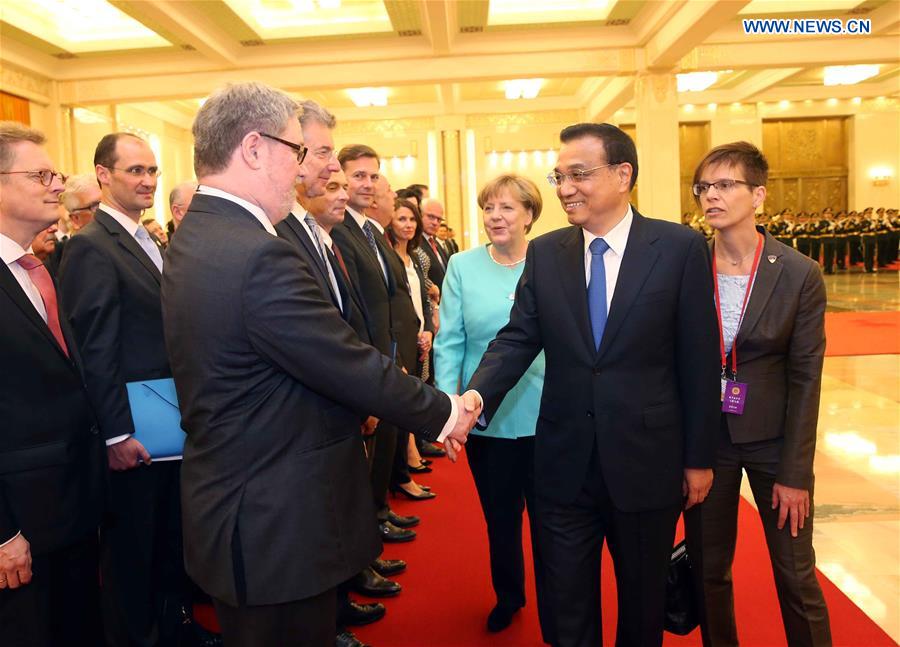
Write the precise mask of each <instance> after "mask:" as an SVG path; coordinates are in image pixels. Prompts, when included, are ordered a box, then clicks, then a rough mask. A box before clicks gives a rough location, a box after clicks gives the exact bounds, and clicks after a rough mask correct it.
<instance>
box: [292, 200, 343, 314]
mask: <svg viewBox="0 0 900 647" xmlns="http://www.w3.org/2000/svg"><path fill="white" fill-rule="evenodd" d="M308 213H309V212H308V211H307V210H306V209H304V208H303V205H301V204H300V203H299V202H294V206H293V207H291V215H292V216H293V217H294V218H296V219H297V222H299V223H300V225H301V226H302V227H303V231H305V232H306V235H307V236H309V239H310V241H312V244H313V246H314V247H319V244H318V243H317V242H316V236H318V239H319V240H321V241H322V244H323V245H327V246H328V248H329V249H331V237H330V236H328V234H326V233H325V230H324V229H322V227H321V226H320V225H319V223H316V233H315V234H313V232H312V231H310V229H309V225H308V224H307V222H306V216H307V214H308ZM313 220H315V218H313ZM326 237H327V238H328V239H327V240H326ZM316 251H318V253H319V256H320V257H321V258H322V262H323V263H325V269H326V270H327V271H328V281H329V282H330V283H331V289H332V291H333V292H334V296H335V298H336V299H337V302H338V308H340V310H341V312H343V311H344V300H343V299H342V298H341V290H340V288H338V284H337V278H336V277H335V275H334V268H333V267H332V266H331V259H330V258H328V254H326V253H325V250H323V249H317V250H316Z"/></svg>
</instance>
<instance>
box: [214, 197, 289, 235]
mask: <svg viewBox="0 0 900 647" xmlns="http://www.w3.org/2000/svg"><path fill="white" fill-rule="evenodd" d="M197 193H200V194H202V195H212V196H215V197H217V198H222V199H223V200H228V201H230V202H234V203H235V204H237V205H240V206H242V207H243V208H244V209H246V210H247V211H249V212H250V213H252V214H253V217H254V218H256V219H257V220H259V224H261V225H262V226H263V227H264V228H265V230H266V231H267V232H269V233H270V234H272V235H273V236H276V237H277V236H278V232H277V231H275V226H274V225H273V224H272V221H271V220H269V217H268V216H267V215H266V212H265V211H263V210H262V207H260V206H259V205H257V204H253V203H252V202H247V201H246V200H244V199H243V198H239V197H237V196H236V195H232V194H231V193H228V192H227V191H223V190H222V189H215V188H213V187H211V186H206V185H203V184H201V185H200V186H198V187H197Z"/></svg>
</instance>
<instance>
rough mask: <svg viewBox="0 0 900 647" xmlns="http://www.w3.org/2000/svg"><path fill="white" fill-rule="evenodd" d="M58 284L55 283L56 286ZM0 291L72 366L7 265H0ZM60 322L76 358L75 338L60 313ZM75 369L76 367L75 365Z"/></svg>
mask: <svg viewBox="0 0 900 647" xmlns="http://www.w3.org/2000/svg"><path fill="white" fill-rule="evenodd" d="M55 284H56V282H55V281H54V285H55ZM0 290H3V291H4V292H5V293H6V294H7V295H8V296H9V298H10V300H11V301H12V302H13V303H14V304H16V306H17V307H18V308H19V310H21V311H22V314H24V315H25V317H26V318H27V319H28V320H29V321H30V322H31V323H32V324H34V325H35V326H37V328H38V330H40V331H41V334H43V335H44V337H46V338H47V341H48V342H50V343H51V344H53V347H54V348H55V349H56V350H57V352H59V354H60V356H61V357H62V358H63V359H65V360H66V362H67V363H69V364H71V362H70V361H69V358H68V357H66V354H65V353H64V352H63V350H62V348H60V346H59V343H58V342H57V341H56V338H55V337H54V336H53V333H52V332H50V327H49V326H48V325H47V324H46V323H45V322H44V320H43V319H41V315H40V314H38V311H37V310H36V309H35V307H34V304H33V303H32V302H31V300H30V299H29V298H28V295H26V294H25V292H24V291H23V290H22V286H21V285H19V282H18V281H17V280H16V277H14V276H13V275H12V272H10V271H9V268H8V267H6V264H5V263H0ZM59 322H60V326H61V328H62V331H63V338H64V339H65V340H66V345H67V346H68V347H69V352H70V353H72V357H73V358H74V357H75V356H76V355H75V354H74V351H73V349H74V341H73V340H74V337H73V336H72V334H71V331H70V330H69V327H68V324H67V322H66V317H64V316H63V315H62V313H59ZM73 368H75V367H74V365H73Z"/></svg>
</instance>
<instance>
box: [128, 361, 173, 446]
mask: <svg viewBox="0 0 900 647" xmlns="http://www.w3.org/2000/svg"><path fill="white" fill-rule="evenodd" d="M125 387H126V388H127V389H128V402H129V404H130V405H131V419H132V420H133V421H134V432H135V433H134V437H135V439H137V440H138V441H140V443H141V444H142V445H143V446H144V447H145V448H146V449H147V451H148V452H150V458H151V459H165V458H181V455H182V454H183V452H184V438H185V433H184V431H182V429H181V411H180V410H179V408H178V395H177V394H176V393H175V380H173V379H172V378H166V379H162V380H142V381H140V382H128V383H127V384H126V385H125Z"/></svg>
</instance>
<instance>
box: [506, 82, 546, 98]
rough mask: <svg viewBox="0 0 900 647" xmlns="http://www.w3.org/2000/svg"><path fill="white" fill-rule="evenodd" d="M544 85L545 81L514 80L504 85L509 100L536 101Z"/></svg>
mask: <svg viewBox="0 0 900 647" xmlns="http://www.w3.org/2000/svg"><path fill="white" fill-rule="evenodd" d="M543 85H544V79H512V80H511V81H504V83H503V86H504V91H505V93H506V98H507V99H534V98H535V97H536V96H537V95H538V93H539V92H540V91H541V87H542V86H543Z"/></svg>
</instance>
